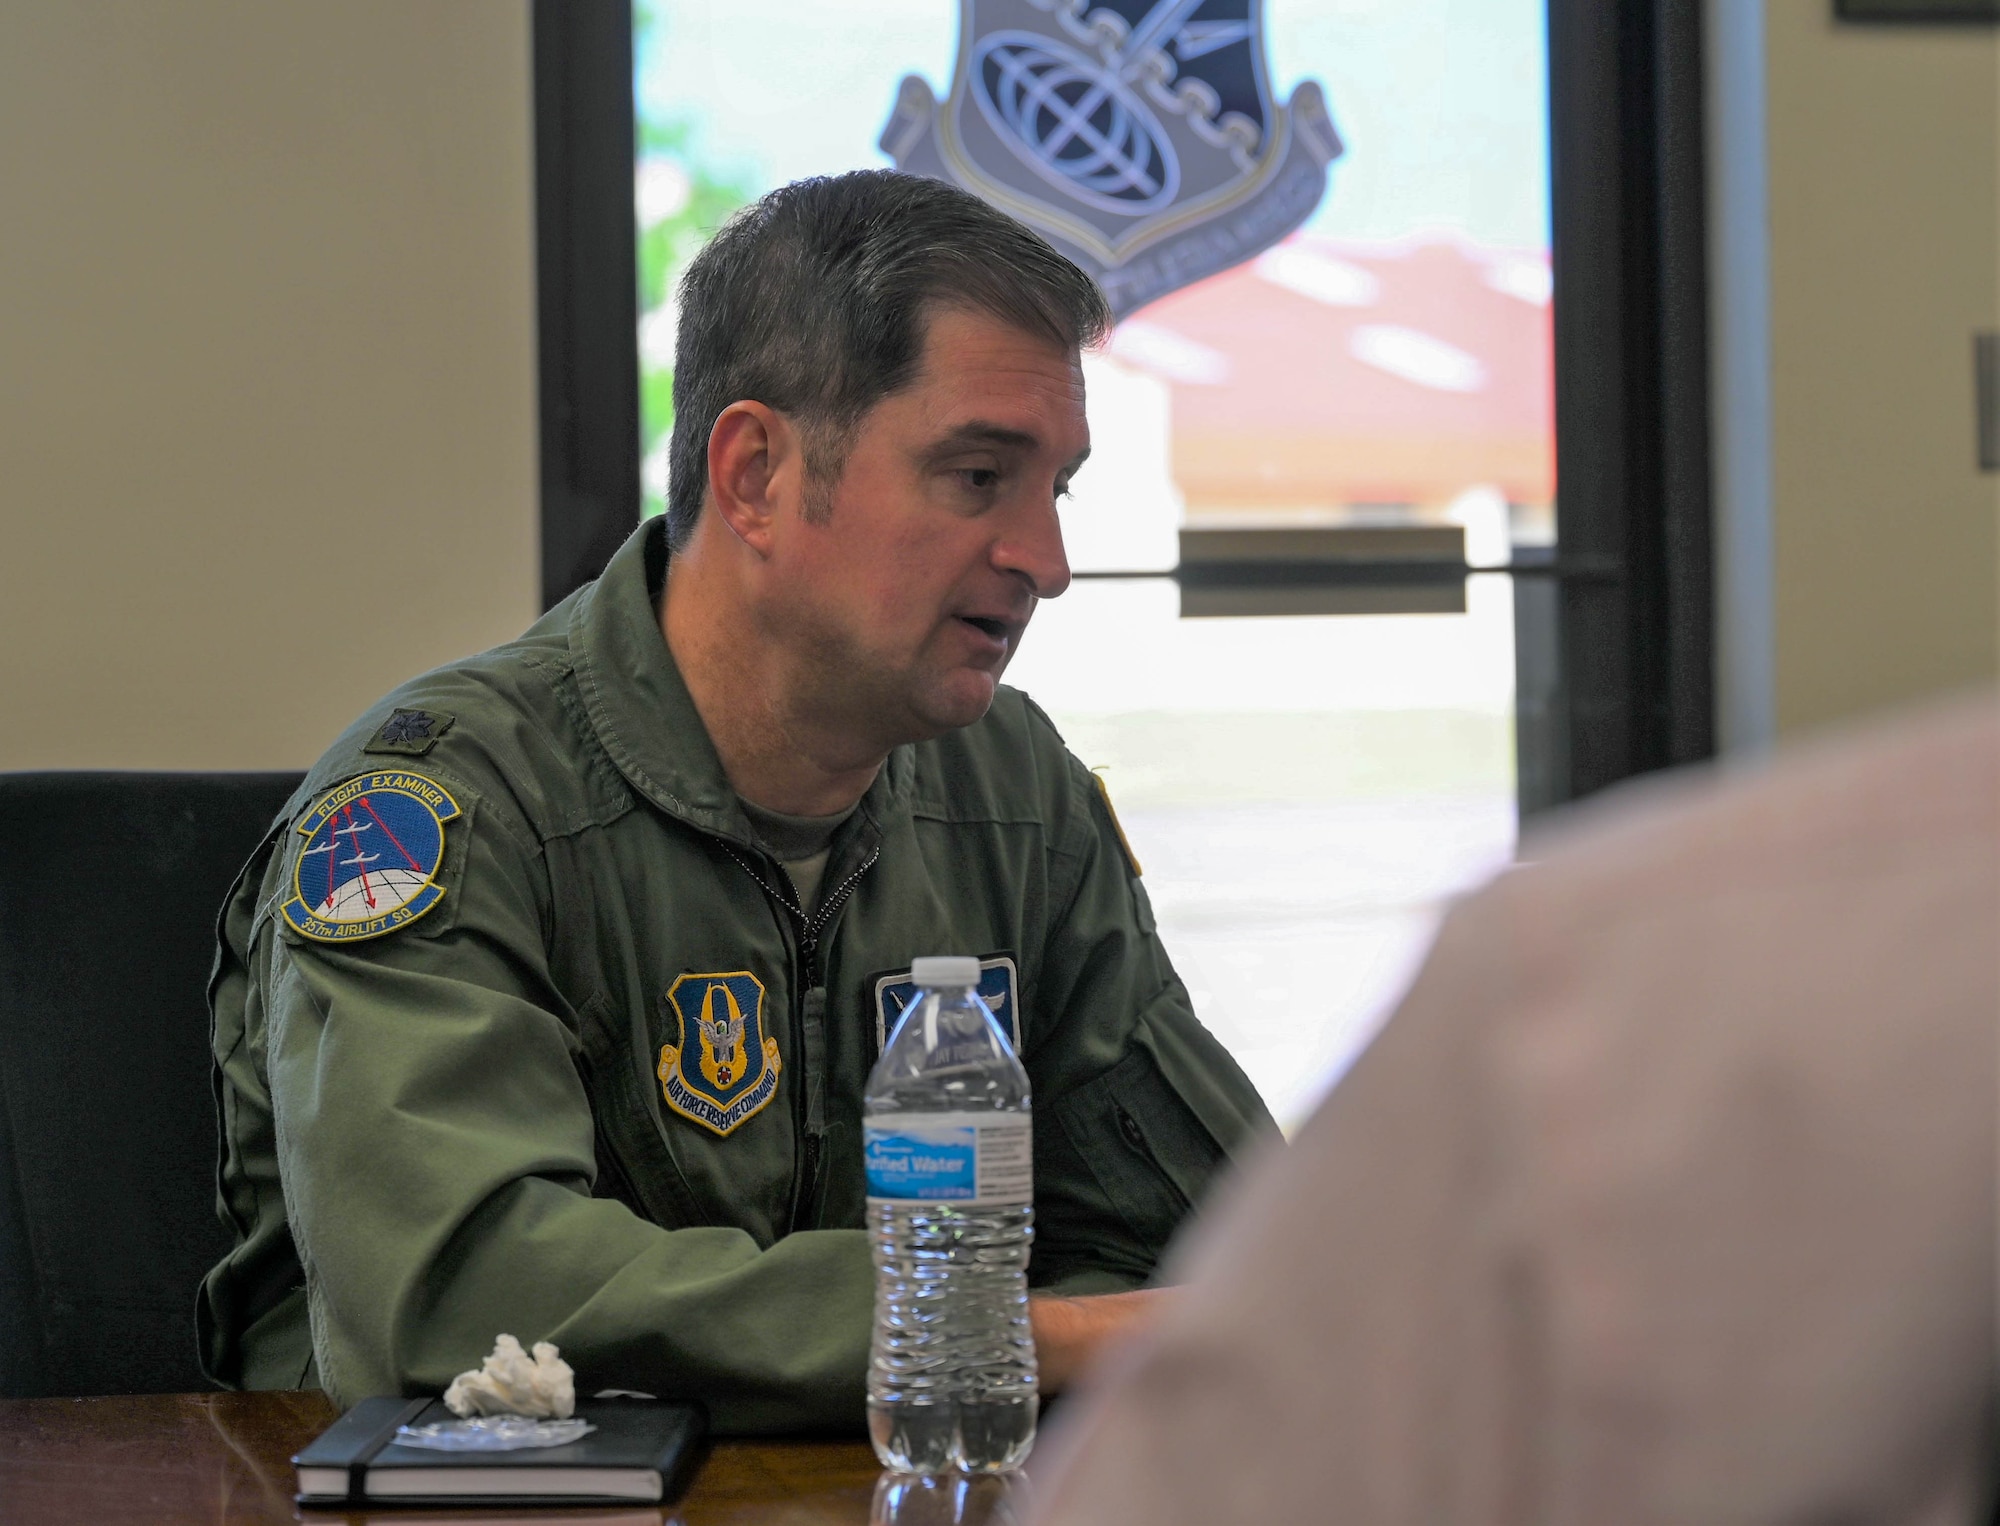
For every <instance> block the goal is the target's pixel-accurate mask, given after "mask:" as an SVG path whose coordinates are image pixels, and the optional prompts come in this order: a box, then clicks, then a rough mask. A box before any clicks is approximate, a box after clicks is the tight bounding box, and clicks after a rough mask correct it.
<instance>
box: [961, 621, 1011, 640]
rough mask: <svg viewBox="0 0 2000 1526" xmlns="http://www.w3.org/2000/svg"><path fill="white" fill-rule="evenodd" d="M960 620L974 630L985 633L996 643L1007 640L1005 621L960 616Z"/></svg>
mask: <svg viewBox="0 0 2000 1526" xmlns="http://www.w3.org/2000/svg"><path fill="white" fill-rule="evenodd" d="M958 618H959V619H961V620H963V621H964V622H965V623H966V624H967V625H969V626H971V627H972V628H973V629H974V630H977V631H983V632H984V633H985V634H986V635H988V636H990V637H992V638H993V640H995V641H1005V640H1006V639H1007V622H1006V621H1004V620H994V619H989V618H988V617H987V616H985V615H960V616H959V617H958Z"/></svg>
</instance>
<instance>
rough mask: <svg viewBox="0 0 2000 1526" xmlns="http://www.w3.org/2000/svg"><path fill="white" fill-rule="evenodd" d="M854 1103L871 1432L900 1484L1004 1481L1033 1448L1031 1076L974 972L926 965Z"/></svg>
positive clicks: (950, 962) (947, 963) (916, 972)
mask: <svg viewBox="0 0 2000 1526" xmlns="http://www.w3.org/2000/svg"><path fill="white" fill-rule="evenodd" d="M910 976H911V979H912V980H913V981H914V982H915V983H916V987H917V990H916V994H915V995H914V996H912V997H911V998H910V1003H909V1005H908V1006H907V1007H905V1008H904V1009H903V1015H902V1017H901V1018H900V1019H899V1020H898V1021H897V1023H896V1029H895V1032H894V1033H892V1034H890V1036H889V1041H888V1043H887V1044H885V1045H884V1046H883V1049H882V1058H881V1059H880V1060H878V1061H877V1062H876V1064H875V1069H874V1072H873V1073H872V1074H871V1075H870V1076H869V1077H868V1089H867V1092H866V1094H865V1096H864V1097H863V1100H862V1114H863V1117H862V1135H863V1150H864V1153H865V1156H866V1162H867V1171H868V1231H869V1236H870V1238H871V1240H872V1241H873V1244H874V1250H875V1340H874V1347H873V1350H872V1351H871V1352H870V1354H869V1361H868V1434H869V1438H870V1439H871V1440H872V1441H873V1442H874V1443H875V1455H876V1456H878V1457H880V1458H881V1459H882V1463H883V1466H885V1467H887V1468H890V1469H893V1470H894V1471H896V1472H898V1473H941V1472H944V1471H946V1470H948V1469H951V1468H961V1469H964V1470H965V1471H966V1472H970V1473H999V1472H1004V1471H1005V1470H1007V1469H1009V1468H1014V1467H1018V1466H1019V1465H1020V1464H1021V1462H1022V1461H1023V1459H1025V1458H1026V1457H1027V1455H1028V1449H1029V1448H1030V1447H1032V1446H1033V1445H1034V1441H1035V1413H1036V1404H1037V1400H1036V1382H1035V1343H1034V1338H1033V1336H1032V1334H1031V1333H1030V1331H1029V1328H1028V1244H1029V1241H1031V1240H1032V1239H1033V1238H1034V1228H1033V1221H1034V1215H1035V1209H1034V1151H1033V1135H1032V1124H1031V1121H1030V1119H1029V1115H1028V1073H1027V1072H1026V1071H1025V1070H1023V1069H1022V1068H1021V1062H1020V1061H1019V1060H1017V1059H1016V1058H1015V1057H1014V1051H1013V1048H1012V1047H1011V1046H1010V1045H1009V1044H1008V1042H1007V1035H1006V1034H1005V1033H1004V1032H1003V1031H1002V1030H1001V1027H1000V1025H999V1023H997V1022H995V1021H994V1019H993V1014H992V1012H991V1011H989V1010H988V1008H987V1006H986V1003H985V1002H983V1001H981V1000H980V999H979V996H978V994H977V988H978V985H979V961H978V960H976V959H964V958H932V959H919V960H917V961H916V963H915V964H914V965H913V966H912V967H911V970H910Z"/></svg>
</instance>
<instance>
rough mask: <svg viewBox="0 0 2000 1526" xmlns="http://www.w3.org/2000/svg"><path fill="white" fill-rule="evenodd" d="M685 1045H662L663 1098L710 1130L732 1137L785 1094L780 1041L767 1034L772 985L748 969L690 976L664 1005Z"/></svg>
mask: <svg viewBox="0 0 2000 1526" xmlns="http://www.w3.org/2000/svg"><path fill="white" fill-rule="evenodd" d="M664 1005H665V1007H666V1009H667V1011H668V1012H669V1013H671V1014H672V1016H673V1019H674V1020H675V1021H676V1022H677V1023H678V1024H679V1033H678V1041H677V1042H675V1043H672V1044H663V1045H661V1046H660V1069H659V1075H660V1093H661V1095H662V1096H664V1097H665V1098H666V1100H667V1106H668V1107H670V1108H672V1109H673V1110H674V1111H675V1112H677V1113H679V1114H680V1115H681V1116H682V1117H683V1118H692V1119H693V1120H694V1121H695V1122H696V1123H698V1124H700V1125H701V1126H702V1127H703V1128H706V1129H711V1130H713V1131H714V1132H715V1133H717V1134H728V1133H730V1132H731V1131H732V1130H734V1129H735V1128H736V1127H737V1126H738V1125H739V1124H741V1123H742V1122H743V1121H744V1120H745V1119H747V1118H749V1117H751V1116H752V1115H753V1114H755V1113H757V1112H759V1111H760V1110H761V1109H762V1108H763V1107H764V1106H765V1104H766V1103H768V1102H769V1101H770V1100H771V1099H772V1098H773V1097H774V1096H776V1095H777V1094H778V1072H779V1071H780V1070H781V1069H783V1066H782V1065H781V1064H780V1063H779V1061H778V1041H777V1040H776V1039H774V1038H772V1037H770V1036H769V1035H768V1034H766V1033H765V1031H764V983H763V982H762V981H761V980H759V979H758V978H757V977H756V976H755V975H752V974H751V973H750V972H749V971H748V970H732V971H731V972H729V973H728V974H723V975H683V976H681V977H680V978H679V979H678V980H676V981H675V982H674V983H673V985H672V986H671V987H670V988H669V989H668V991H667V995H666V1001H665V1003H664Z"/></svg>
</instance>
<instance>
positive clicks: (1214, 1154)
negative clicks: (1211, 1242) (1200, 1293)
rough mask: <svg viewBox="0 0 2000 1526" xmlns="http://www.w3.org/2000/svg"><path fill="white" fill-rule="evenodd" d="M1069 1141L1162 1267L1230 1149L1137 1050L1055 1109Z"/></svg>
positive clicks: (1107, 1200)
mask: <svg viewBox="0 0 2000 1526" xmlns="http://www.w3.org/2000/svg"><path fill="white" fill-rule="evenodd" d="M1053 1111H1054V1113H1055V1121H1056V1123H1057V1124H1058V1125H1059V1127H1060V1128H1061V1131H1062V1136H1063V1141H1064V1143H1065V1144H1066V1145H1067V1146H1068V1149H1069V1151H1070V1152H1071V1153H1072V1155H1073V1157H1074V1159H1076V1160H1077V1161H1080V1162H1081V1163H1082V1164H1083V1165H1084V1166H1085V1167H1086V1168H1087V1169H1088V1171H1089V1173H1090V1175H1091V1177H1092V1178H1093V1179H1094V1181H1095V1183H1096V1186H1097V1188H1098V1190H1099V1192H1100V1193H1101V1194H1102V1198H1103V1202H1104V1203H1105V1205H1106V1206H1107V1207H1108V1208H1109V1209H1110V1210H1111V1212H1112V1213H1114V1214H1115V1215H1116V1216H1117V1218H1118V1219H1119V1220H1120V1221H1121V1222H1122V1223H1123V1224H1124V1226H1125V1228H1126V1229H1127V1230H1128V1231H1129V1232H1130V1234H1131V1237H1132V1240H1133V1241H1135V1242H1136V1247H1137V1248H1139V1249H1141V1250H1142V1253H1143V1254H1144V1256H1145V1259H1146V1261H1147V1262H1148V1264H1149V1265H1150V1264H1153V1263H1157V1261H1158V1260H1159V1257H1160V1254H1161V1253H1162V1252H1163V1251H1164V1250H1165V1249H1166V1245H1167V1241H1168V1240H1170V1239H1171V1238H1172V1237H1173V1233H1174V1231H1175V1230H1176V1229H1177V1228H1179V1226H1180V1223H1181V1220H1183V1219H1184V1218H1186V1217H1187V1215H1188V1212H1189V1210H1190V1209H1191V1208H1192V1207H1193V1205H1194V1204H1195V1203H1196V1202H1197V1201H1199V1199H1200V1198H1201V1195H1202V1192H1203V1189H1204V1188H1205V1187H1206V1186H1207V1184H1208V1183H1209V1182H1210V1181H1211V1180H1213V1179H1214V1176H1215V1173H1216V1169H1217V1167H1218V1166H1219V1165H1220V1164H1221V1161H1222V1147H1221V1146H1220V1145H1219V1144H1217V1143H1216V1141H1215V1138H1214V1136H1212V1135H1211V1134H1210V1133H1209V1132H1208V1130H1207V1129H1206V1128H1204V1127H1203V1126H1202V1124H1201V1121H1200V1120H1199V1119H1198V1118H1196V1117H1195V1115H1194V1111H1193V1110H1192V1109H1191V1108H1190V1107H1189V1106H1188V1104H1187V1103H1186V1101H1184V1100H1183V1099H1182V1098H1181V1096H1180V1094H1179V1093H1178V1092H1176V1091H1175V1090H1174V1088H1173V1087H1172V1086H1171V1085H1169V1084H1168V1082H1167V1080H1166V1078H1165V1077H1164V1076H1163V1075H1162V1074H1161V1073H1160V1069H1159V1067H1158V1065H1157V1064H1155V1062H1154V1060H1153V1057H1152V1056H1151V1055H1150V1054H1148V1053H1147V1052H1146V1051H1145V1050H1144V1049H1140V1048H1134V1049H1133V1050H1132V1051H1131V1052H1130V1053H1128V1054H1127V1055H1126V1056H1125V1058H1124V1059H1122V1060H1120V1061H1119V1062H1118V1063H1117V1064H1116V1065H1114V1066H1112V1067H1111V1069H1110V1070H1108V1071H1106V1072H1105V1073H1104V1074H1103V1075H1101V1076H1099V1077H1097V1078H1096V1079H1095V1080H1092V1081H1090V1082H1087V1083H1086V1084H1085V1085H1083V1086H1080V1087H1078V1088H1077V1089H1076V1090H1075V1091H1073V1092H1071V1093H1069V1094H1068V1095H1067V1096H1065V1097H1063V1098H1062V1099H1061V1101H1059V1102H1058V1103H1056V1104H1055V1107H1054V1109H1053Z"/></svg>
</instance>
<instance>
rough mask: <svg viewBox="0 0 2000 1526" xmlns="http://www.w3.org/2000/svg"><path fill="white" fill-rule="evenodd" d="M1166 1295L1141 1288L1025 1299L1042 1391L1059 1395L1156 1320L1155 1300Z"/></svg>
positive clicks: (1166, 1290)
mask: <svg viewBox="0 0 2000 1526" xmlns="http://www.w3.org/2000/svg"><path fill="white" fill-rule="evenodd" d="M1172 1294H1173V1290H1172V1289H1170V1288H1144V1289H1141V1290H1140V1291H1138V1292H1136V1293H1103V1294H1099V1295H1098V1296H1096V1297H1093V1298H1053V1297H1048V1296H1037V1297H1034V1298H1030V1299H1029V1300H1028V1323H1029V1326H1030V1328H1031V1329H1033V1331H1034V1335H1035V1363H1036V1366H1037V1367H1038V1368H1039V1369H1040V1372H1041V1388H1042V1392H1043V1393H1045V1394H1052V1393H1056V1392H1058V1391H1060V1390H1061V1389H1062V1388H1064V1387H1066V1386H1067V1385H1068V1384H1069V1383H1070V1382H1071V1381H1073V1380H1074V1379H1075V1378H1076V1376H1077V1374H1079V1373H1080V1372H1082V1371H1083V1369H1084V1368H1085V1367H1087V1366H1089V1365H1090V1363H1091V1362H1092V1361H1094V1360H1095V1359H1096V1357H1097V1354H1098V1353H1099V1352H1100V1351H1102V1350H1103V1349H1104V1348H1105V1347H1107V1346H1109V1345H1111V1344H1113V1343H1114V1342H1115V1341H1117V1340H1119V1339H1120V1338H1122V1337H1123V1336H1125V1335H1126V1334H1127V1333H1131V1332H1136V1331H1138V1330H1140V1329H1143V1328H1144V1327H1145V1326H1147V1325H1148V1324H1150V1323H1151V1322H1152V1321H1153V1320H1155V1319H1157V1318H1159V1315H1160V1310H1161V1300H1162V1299H1165V1298H1170V1297H1171V1296H1172Z"/></svg>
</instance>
